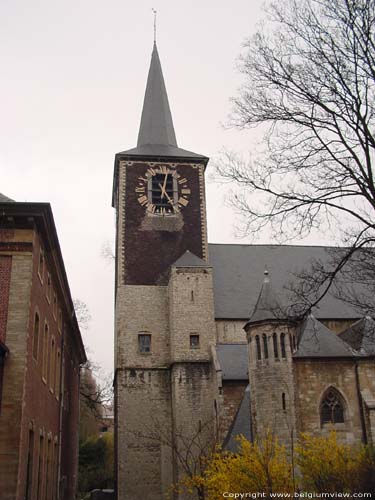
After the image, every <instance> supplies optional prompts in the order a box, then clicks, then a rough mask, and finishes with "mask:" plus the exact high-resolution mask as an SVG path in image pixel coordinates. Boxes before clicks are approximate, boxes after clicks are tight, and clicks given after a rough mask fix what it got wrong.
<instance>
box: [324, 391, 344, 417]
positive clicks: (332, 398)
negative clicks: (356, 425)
mask: <svg viewBox="0 0 375 500" xmlns="http://www.w3.org/2000/svg"><path fill="white" fill-rule="evenodd" d="M344 421H345V420H344V401H343V398H342V397H341V395H340V393H339V392H338V391H336V389H334V388H333V387H331V388H330V389H328V391H327V392H326V393H325V395H324V397H323V399H322V402H321V404H320V422H321V425H323V424H327V423H332V424H339V423H344Z"/></svg>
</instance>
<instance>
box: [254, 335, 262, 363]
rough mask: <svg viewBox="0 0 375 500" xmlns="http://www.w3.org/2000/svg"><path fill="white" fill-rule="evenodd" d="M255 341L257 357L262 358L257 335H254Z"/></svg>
mask: <svg viewBox="0 0 375 500" xmlns="http://www.w3.org/2000/svg"><path fill="white" fill-rule="evenodd" d="M255 342H256V345H257V359H262V353H261V350H260V338H259V335H255Z"/></svg>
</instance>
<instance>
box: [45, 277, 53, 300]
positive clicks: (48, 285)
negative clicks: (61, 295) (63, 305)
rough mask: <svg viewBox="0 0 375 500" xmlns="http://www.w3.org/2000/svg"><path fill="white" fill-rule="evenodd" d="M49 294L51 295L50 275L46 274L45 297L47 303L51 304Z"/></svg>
mask: <svg viewBox="0 0 375 500" xmlns="http://www.w3.org/2000/svg"><path fill="white" fill-rule="evenodd" d="M51 294H52V279H51V273H47V290H46V297H47V300H48V302H51Z"/></svg>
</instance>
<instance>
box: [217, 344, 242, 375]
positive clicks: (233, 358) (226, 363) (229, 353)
mask: <svg viewBox="0 0 375 500" xmlns="http://www.w3.org/2000/svg"><path fill="white" fill-rule="evenodd" d="M216 353H217V358H218V361H219V365H220V368H221V371H222V378H223V380H249V371H248V370H249V359H248V352H247V344H217V345H216Z"/></svg>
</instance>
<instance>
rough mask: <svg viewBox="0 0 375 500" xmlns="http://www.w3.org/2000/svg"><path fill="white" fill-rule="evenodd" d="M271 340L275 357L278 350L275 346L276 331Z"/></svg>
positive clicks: (277, 354)
mask: <svg viewBox="0 0 375 500" xmlns="http://www.w3.org/2000/svg"><path fill="white" fill-rule="evenodd" d="M272 340H273V355H274V356H275V358H278V357H279V350H278V348H277V335H276V332H275V333H274V334H273V335H272Z"/></svg>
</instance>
